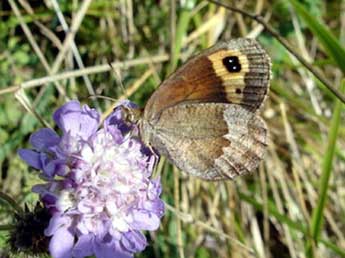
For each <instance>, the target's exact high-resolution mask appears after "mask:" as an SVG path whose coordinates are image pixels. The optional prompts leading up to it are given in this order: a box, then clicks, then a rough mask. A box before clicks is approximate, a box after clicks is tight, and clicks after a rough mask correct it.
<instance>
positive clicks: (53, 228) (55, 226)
mask: <svg viewBox="0 0 345 258" xmlns="http://www.w3.org/2000/svg"><path fill="white" fill-rule="evenodd" d="M70 223H71V219H70V218H69V217H67V216H63V215H62V214H61V213H55V214H54V215H53V216H52V217H51V219H50V221H49V225H48V227H47V228H46V229H45V230H44V235H46V236H52V235H55V234H56V232H57V231H58V230H60V228H65V229H66V228H68V227H69V225H70Z"/></svg>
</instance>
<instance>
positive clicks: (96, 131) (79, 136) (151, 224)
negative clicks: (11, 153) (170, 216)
mask: <svg viewBox="0 0 345 258" xmlns="http://www.w3.org/2000/svg"><path fill="white" fill-rule="evenodd" d="M121 105H123V106H127V107H132V108H133V107H134V106H133V104H132V103H130V102H128V101H125V102H123V103H122V104H121ZM122 110H123V109H121V108H120V107H119V106H118V107H117V108H115V110H114V112H113V113H112V114H111V115H110V116H109V117H108V118H107V119H106V120H105V122H104V124H103V128H99V123H100V114H99V113H98V112H97V111H96V110H94V109H90V108H89V107H88V106H86V105H85V106H82V107H81V106H80V104H79V102H77V101H71V102H68V103H67V104H65V105H64V106H62V107H60V108H59V109H58V110H57V111H56V112H55V113H54V115H53V118H54V121H55V122H56V124H57V126H58V127H59V128H60V129H61V131H62V135H61V136H59V135H58V134H57V133H56V132H55V131H53V130H52V129H49V128H44V129H41V130H39V131H38V132H36V133H34V134H33V135H32V136H31V138H30V143H31V144H32V146H33V147H34V149H33V150H28V149H22V150H19V151H18V152H19V155H20V157H21V158H22V159H23V160H24V161H26V162H27V163H28V164H29V165H30V166H32V167H34V168H36V169H38V170H41V174H40V176H41V177H42V178H43V179H44V180H45V181H46V183H45V184H41V185H36V186H34V187H33V191H34V192H36V193H38V194H39V195H40V198H41V200H42V202H43V203H44V204H45V207H46V208H48V209H49V211H50V212H51V214H52V217H51V219H50V222H49V226H48V227H47V228H46V230H45V234H46V235H47V236H51V240H50V243H49V251H50V253H51V255H52V256H53V257H54V258H71V257H76V258H81V257H86V256H91V255H95V256H96V257H97V258H108V257H109V258H113V257H133V254H134V253H136V252H140V251H142V250H143V249H144V248H145V247H146V245H147V242H146V238H145V236H144V235H143V234H142V232H141V231H142V230H156V229H157V228H158V227H159V224H160V218H161V217H162V216H163V214H164V204H163V202H162V200H160V198H159V196H160V194H161V184H160V180H159V179H151V178H150V177H151V173H152V170H153V166H154V163H155V158H156V157H155V156H154V155H153V154H152V153H151V152H150V151H149V150H148V149H147V148H146V147H144V146H143V144H142V143H141V142H140V140H139V138H138V137H136V134H137V132H138V128H137V126H136V125H135V124H132V123H130V122H128V121H126V120H125V119H124V115H123V111H122Z"/></svg>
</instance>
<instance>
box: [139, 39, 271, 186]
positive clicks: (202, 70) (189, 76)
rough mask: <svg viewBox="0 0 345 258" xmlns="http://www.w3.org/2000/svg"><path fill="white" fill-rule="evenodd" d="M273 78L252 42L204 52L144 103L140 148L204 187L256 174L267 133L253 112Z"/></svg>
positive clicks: (220, 45) (267, 61)
mask: <svg viewBox="0 0 345 258" xmlns="http://www.w3.org/2000/svg"><path fill="white" fill-rule="evenodd" d="M270 74H271V63H270V58H269V56H268V55H267V53H266V51H265V50H264V49H263V48H262V46H261V45H260V44H259V43H258V42H257V41H256V40H254V39H245V38H239V39H233V40H230V41H227V42H222V43H218V44H216V45H215V46H213V47H211V48H209V49H207V50H204V51H203V52H201V53H199V54H198V55H196V56H195V57H192V58H191V59H190V60H188V61H187V62H186V63H185V64H184V65H183V66H182V67H180V68H179V69H178V70H177V71H176V72H175V73H173V74H172V75H171V76H169V78H168V79H167V80H165V81H164V82H163V83H162V84H161V85H160V86H159V88H158V89H157V90H156V91H155V92H154V93H153V94H152V95H151V97H150V98H149V100H148V102H147V104H146V106H145V108H144V110H143V113H142V114H141V118H140V120H139V130H140V135H141V138H142V140H143V142H144V143H145V144H146V145H148V146H151V147H152V148H153V149H154V150H156V151H157V152H158V153H159V154H160V155H164V156H166V157H167V159H168V160H170V162H171V163H173V164H174V165H175V166H176V167H178V168H179V169H181V170H183V171H184V172H186V173H188V174H190V175H193V176H197V177H200V178H202V179H205V180H224V179H233V178H235V177H236V176H239V175H242V174H246V173H249V172H251V171H253V170H254V169H256V168H257V167H258V165H259V163H260V161H261V160H262V159H263V156H264V153H265V149H266V147H267V127H266V124H265V122H264V121H263V119H262V118H261V117H260V116H258V115H257V112H258V110H259V109H260V107H261V105H262V103H263V101H264V99H265V98H266V96H267V93H268V89H269V81H270Z"/></svg>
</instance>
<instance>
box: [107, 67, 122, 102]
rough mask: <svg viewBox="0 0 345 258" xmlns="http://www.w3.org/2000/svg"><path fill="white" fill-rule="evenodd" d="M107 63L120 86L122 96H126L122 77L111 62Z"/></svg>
mask: <svg viewBox="0 0 345 258" xmlns="http://www.w3.org/2000/svg"><path fill="white" fill-rule="evenodd" d="M108 65H109V66H110V68H111V70H112V71H113V72H114V73H115V75H116V76H115V80H116V81H117V83H118V84H119V85H120V88H121V91H122V94H123V96H125V98H126V97H127V94H126V89H125V87H124V86H123V83H122V78H121V74H120V72H119V70H118V69H116V68H115V67H114V66H113V65H112V64H111V62H109V61H108Z"/></svg>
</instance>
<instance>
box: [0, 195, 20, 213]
mask: <svg viewBox="0 0 345 258" xmlns="http://www.w3.org/2000/svg"><path fill="white" fill-rule="evenodd" d="M1 199H2V200H4V201H5V202H7V203H8V204H9V205H10V206H12V208H13V209H15V210H16V211H17V212H18V213H23V209H22V208H21V207H20V206H19V205H18V203H16V201H15V200H14V199H13V198H12V197H11V196H9V195H8V194H5V193H4V192H0V200H1Z"/></svg>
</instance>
